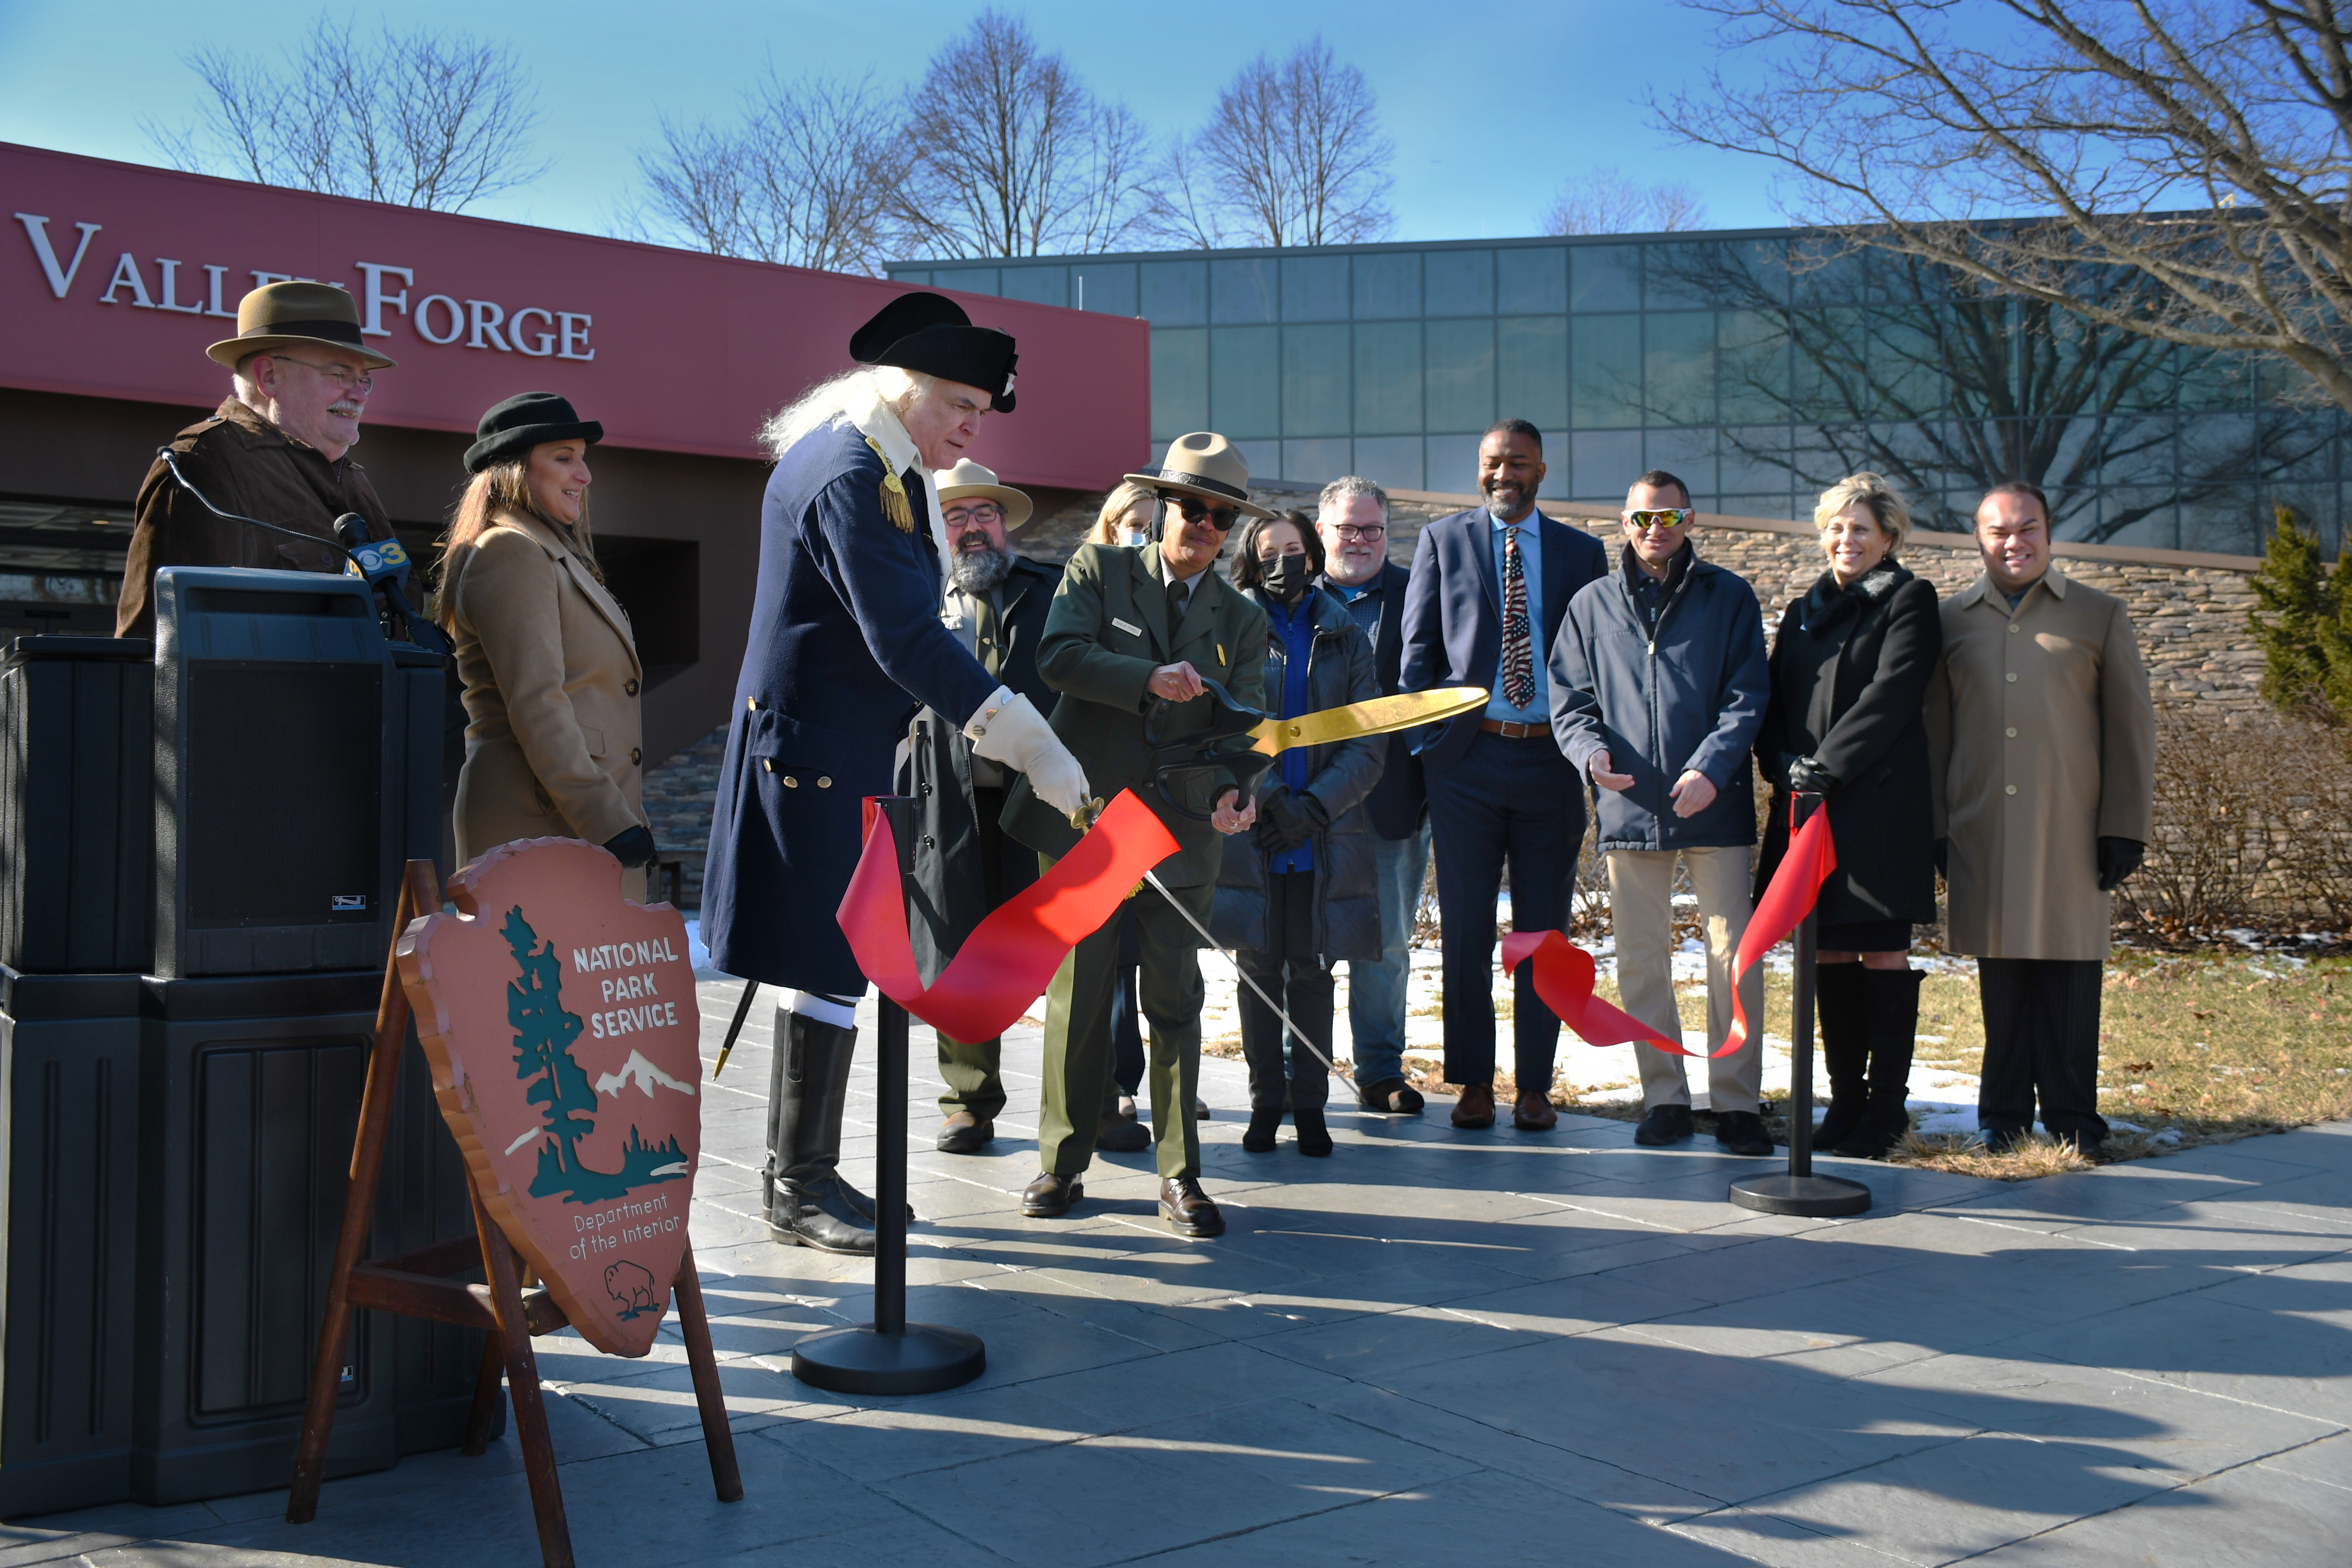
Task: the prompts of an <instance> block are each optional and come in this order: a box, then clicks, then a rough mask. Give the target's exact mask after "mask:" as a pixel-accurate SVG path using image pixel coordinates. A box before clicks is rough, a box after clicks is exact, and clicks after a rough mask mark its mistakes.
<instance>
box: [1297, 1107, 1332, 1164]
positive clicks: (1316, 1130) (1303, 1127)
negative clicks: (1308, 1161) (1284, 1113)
mask: <svg viewBox="0 0 2352 1568" xmlns="http://www.w3.org/2000/svg"><path fill="white" fill-rule="evenodd" d="M1290 1124H1291V1125H1292V1126H1293V1127H1295V1128H1297V1130H1298V1152H1300V1153H1302V1154H1307V1155H1310V1156H1312V1157H1313V1158H1315V1159H1318V1160H1319V1159H1321V1158H1323V1156H1325V1155H1326V1154H1328V1153H1329V1152H1331V1130H1330V1129H1329V1128H1328V1127H1326V1126H1324V1125H1323V1113H1322V1112H1321V1111H1320V1110H1294V1111H1292V1112H1291V1113H1290Z"/></svg>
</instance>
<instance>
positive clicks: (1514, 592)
mask: <svg viewBox="0 0 2352 1568" xmlns="http://www.w3.org/2000/svg"><path fill="white" fill-rule="evenodd" d="M1503 700H1504V701H1506V702H1507V703H1509V704H1510V705H1511V706H1512V707H1514V708H1525V707H1526V706H1527V705H1528V703H1530V702H1533V701H1534V700H1536V658H1535V643H1534V639H1532V638H1531V637H1528V569H1527V563H1526V562H1525V561H1523V560H1522V559H1521V558H1520V555H1519V531H1518V530H1517V529H1516V528H1507V529H1505V530H1504V531H1503Z"/></svg>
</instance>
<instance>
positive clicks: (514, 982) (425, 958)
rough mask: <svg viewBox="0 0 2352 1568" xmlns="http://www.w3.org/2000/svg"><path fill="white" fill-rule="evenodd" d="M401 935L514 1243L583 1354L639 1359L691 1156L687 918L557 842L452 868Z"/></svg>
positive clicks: (510, 849) (662, 1302) (588, 849)
mask: <svg viewBox="0 0 2352 1568" xmlns="http://www.w3.org/2000/svg"><path fill="white" fill-rule="evenodd" d="M449 894H450V898H451V900H452V901H453V902H455V903H456V904H457V909H458V910H459V912H458V913H457V914H455V915H451V914H446V913H445V914H434V915H427V916H425V918H423V919H421V920H419V921H416V922H415V924H413V925H411V926H410V927H409V929H408V931H406V932H405V933H404V935H403V936H402V938H401V940H400V946H399V954H400V967H401V977H402V981H403V983H404V985H405V987H406V988H407V991H408V994H409V999H410V1003H411V1005H412V1006H413V1007H414V1008H415V1014H416V1023H417V1037H418V1038H419V1039H420V1040H421V1041H422V1042H423V1044H424V1046H425V1055H426V1057H427V1058H429V1059H430V1060H431V1062H432V1065H433V1085H434V1092H435V1096H436V1099H437V1100H439V1102H440V1106H441V1111H442V1115H443V1116H444V1117H445V1118H446V1120H447V1121H448V1123H449V1127H450V1131H452V1132H454V1133H455V1134H456V1135H457V1143H458V1147H459V1148H460V1149H462V1150H463V1151H464V1152H465V1155H466V1160H467V1164H468V1165H469V1166H471V1167H472V1168H473V1170H474V1173H475V1179H476V1186H477V1188H478V1190H479V1191H480V1192H481V1194H483V1201H484V1205H485V1206H486V1207H488V1210H489V1211H490V1214H491V1215H492V1216H493V1217H494V1218H496V1219H497V1221H498V1222H499V1227H500V1228H501V1229H503V1230H504V1231H505V1232H506V1234H507V1237H508V1239H509V1240H510V1241H512V1242H513V1243H514V1245H515V1248H516V1250H518V1251H519V1252H520V1253H521V1254H522V1255H523V1256H524V1258H527V1259H529V1260H530V1264H531V1266H532V1267H533V1268H535V1269H536V1270H537V1271H538V1273H539V1276H540V1278H541V1279H542V1280H544V1281H545V1282H546V1284H547V1288H548V1289H549V1290H550V1291H551V1292H552V1293H553V1294H554V1296H555V1298H556V1300H558V1301H559V1302H561V1303H562V1307H563V1310H564V1313H565V1315H566V1316H568V1317H569V1318H570V1319H571V1320H572V1324H573V1326H574V1327H576V1328H578V1329H579V1331H580V1332H581V1334H582V1335H583V1337H584V1338H586V1339H587V1341H588V1342H590V1343H591V1344H593V1345H594V1346H596V1348H597V1349H599V1350H603V1351H607V1352H611V1353H613V1354H615V1355H631V1356H636V1355H643V1354H645V1353H646V1352H647V1351H648V1350H649V1349H651V1348H652V1345H653V1340H654V1335H655V1333H656V1331H658V1329H659V1328H660V1326H661V1318H662V1313H663V1311H664V1310H665V1309H666V1308H667V1305H668V1301H669V1289H670V1281H671V1280H673V1279H676V1278H677V1270H678V1266H679V1262H680V1259H681V1258H682V1257H683V1256H684V1250H685V1247H686V1239H687V1227H686V1221H687V1210H688V1204H689V1201H690V1199H691V1196H692V1193H693V1186H694V1168H695V1163H696V1162H697V1160H698V1158H699V1157H700V1152H701V1131H702V1125H701V1101H700V1099H699V1096H698V1092H697V1089H696V1083H697V1081H698V1079H699V1078H700V1076H701V1058H700V1056H699V1052H698V1042H699V1036H700V1030H701V1018H700V1015H699V1013H698V1011H697V1010H696V1007H695V1000H694V971H693V967H692V965H691V964H690V963H688V961H687V958H686V952H687V942H686V921H685V919H684V918H683V917H682V916H680V915H679V914H678V912H677V910H673V909H671V908H670V907H669V906H668V905H667V904H655V905H644V904H635V903H632V902H630V901H628V900H626V899H625V898H623V897H622V896H621V867H620V863H619V862H618V861H617V860H615V859H614V858H613V857H612V856H611V855H609V854H607V853H605V852H604V850H603V849H600V848H598V847H595V846H593V845H591V844H583V843H581V842H579V841H578V840H575V839H569V838H539V839H530V840H525V841H521V842H518V843H514V844H509V845H504V846H501V847H499V848H497V849H493V850H491V851H490V852H489V853H488V854H487V855H485V856H483V857H482V858H480V859H479V860H478V861H476V862H475V863H474V864H473V865H471V866H468V867H467V868H465V869H464V870H462V871H460V872H458V873H457V876H456V877H454V878H452V879H450V883H449Z"/></svg>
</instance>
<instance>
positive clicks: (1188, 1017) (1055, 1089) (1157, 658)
mask: <svg viewBox="0 0 2352 1568" xmlns="http://www.w3.org/2000/svg"><path fill="white" fill-rule="evenodd" d="M1127 478H1128V479H1130V480H1132V481H1134V482H1135V483H1137V484H1139V485H1141V486H1142V487H1144V488H1145V489H1148V490H1150V491H1151V492H1153V493H1154V494H1155V495H1157V496H1158V498H1159V500H1160V519H1159V521H1158V522H1157V523H1156V524H1155V525H1154V528H1153V533H1154V535H1155V537H1154V540H1153V542H1150V543H1149V544H1145V545H1141V546H1139V547H1137V548H1133V549H1129V548H1125V547H1122V546H1118V545H1111V544H1087V545H1081V546H1080V547H1079V548H1078V552H1077V553H1076V554H1075V555H1073V556H1072V557H1071V558H1070V563H1069V565H1068V567H1067V569H1066V571H1065V572H1064V574H1063V577H1062V586H1061V588H1060V590H1059V592H1057V593H1056V594H1055V597H1054V607H1053V609H1052V611H1051V612H1050V613H1049V614H1048V615H1047V616H1046V619H1045V637H1044V639H1043V640H1042V641H1041V642H1040V643H1039V644H1038V647H1037V668H1038V672H1039V673H1040V674H1041V675H1043V676H1044V677H1045V684H1046V685H1048V686H1050V687H1052V688H1053V689H1055V690H1056V691H1058V692H1060V693H1061V694H1062V695H1061V700H1059V701H1058V702H1056V703H1055V707H1054V719H1053V727H1054V732H1055V735H1057V736H1058V737H1060V739H1061V741H1062V742H1063V744H1065V745H1066V746H1067V747H1069V749H1070V754H1071V755H1072V756H1074V757H1076V759H1077V760H1078V763H1079V764H1080V766H1082V767H1083V768H1084V769H1085V770H1086V775H1087V779H1088V780H1089V781H1091V782H1092V784H1094V787H1095V789H1096V790H1097V793H1098V794H1100V795H1102V796H1103V797H1104V798H1106V799H1108V797H1109V796H1111V795H1115V794H1117V793H1118V791H1119V790H1121V789H1131V790H1133V791H1134V792H1135V793H1136V794H1137V795H1139V796H1140V797H1141V798H1142V799H1143V801H1144V802H1145V803H1146V804H1147V805H1150V807H1151V808H1152V810H1153V811H1155V812H1156V813H1158V814H1159V816H1160V821H1161V822H1163V823H1165V824H1166V825H1167V827H1168V831H1169V832H1170V833H1171V834H1172V835H1174V836H1175V838H1176V842H1177V843H1178V845H1179V846H1180V847H1181V848H1180V850H1179V852H1178V853H1177V854H1174V855H1171V856H1170V857H1169V858H1167V859H1165V860H1163V861H1161V862H1160V865H1159V867H1158V868H1157V870H1158V874H1159V879H1160V882H1161V883H1162V884H1164V885H1165V886H1166V888H1167V889H1168V890H1169V891H1170V892H1171V893H1172V894H1173V895H1174V896H1175V897H1176V898H1178V899H1181V900H1183V901H1184V904H1185V907H1186V908H1188V909H1190V910H1192V914H1193V916H1194V918H1195V919H1197V920H1198V921H1200V922H1201V923H1202V925H1203V926H1205V925H1207V923H1208V920H1209V907H1210V904H1211V902H1212V901H1213V899H1214V897H1215V894H1216V887H1217V860H1218V856H1219V852H1220V850H1221V848H1222V844H1221V841H1220V839H1219V837H1218V836H1219V835H1220V834H1231V833H1240V832H1243V831H1245V830H1246V829H1247V828H1248V827H1249V826H1251V825H1252V823H1253V822H1254V821H1255V816H1256V812H1255V806H1254V805H1251V804H1250V802H1249V792H1248V791H1246V790H1240V789H1236V788H1235V787H1234V784H1233V782H1232V781H1231V780H1230V779H1228V778H1223V777H1205V776H1197V775H1196V776H1195V777H1194V778H1193V780H1192V782H1191V783H1190V784H1189V785H1187V786H1186V787H1183V788H1181V789H1179V790H1178V792H1177V794H1178V798H1179V799H1181V800H1183V802H1184V805H1186V807H1187V808H1188V809H1189V810H1190V811H1192V812H1195V813H1198V814H1200V815H1199V816H1187V815H1185V814H1184V813H1183V812H1180V811H1177V810H1175V809H1173V808H1172V807H1171V806H1170V805H1169V804H1168V803H1167V802H1166V801H1165V800H1163V799H1162V798H1161V796H1160V790H1159V788H1158V787H1157V785H1156V784H1154V783H1153V780H1152V776H1151V766H1152V753H1151V750H1150V747H1149V746H1148V745H1146V744H1145V742H1144V720H1145V717H1146V715H1147V714H1148V713H1149V712H1150V710H1151V708H1152V705H1153V703H1154V702H1155V701H1156V700H1160V699H1162V698H1165V699H1168V700H1171V701H1175V702H1178V703H1181V704H1182V706H1181V707H1180V708H1179V709H1177V710H1176V711H1175V712H1174V713H1173V714H1172V715H1171V716H1170V718H1169V719H1168V720H1167V721H1163V722H1162V724H1161V726H1160V730H1161V733H1162V735H1163V736H1167V735H1171V734H1179V733H1181V731H1183V730H1184V729H1185V728H1187V727H1188V725H1189V726H1190V727H1193V728H1198V727H1201V726H1202V725H1205V724H1206V723H1207V722H1208V721H1209V712H1210V703H1209V701H1208V700H1206V698H1205V697H1204V696H1203V695H1202V694H1203V692H1204V690H1205V688H1204V687H1203V686H1202V684H1201V683H1202V679H1203V678H1206V679H1211V680H1215V681H1217V682H1219V683H1220V684H1221V685H1223V687H1224V689H1225V690H1226V691H1227V692H1228V693H1229V694H1231V696H1232V697H1233V699H1234V701H1235V702H1238V703H1242V704H1244V705H1246V706H1248V707H1252V708H1257V707H1262V706H1263V705H1264V702H1265V693H1264V681H1263V679H1262V676H1263V671H1264V669H1265V611H1264V610H1262V609H1260V608H1258V606H1257V605H1255V604H1253V603H1251V602H1250V601H1249V600H1248V599H1247V598H1244V596H1243V595H1241V594H1239V593H1237V592H1236V591H1235V590H1234V588H1233V587H1232V586H1231V585H1229V584H1227V583H1226V582H1225V581H1224V579H1223V577H1222V576H1220V575H1219V574H1217V572H1216V570H1215V565H1216V560H1217V556H1218V555H1219V554H1220V553H1221V552H1223V549H1224V545H1225V535H1226V533H1227V532H1228V531H1231V529H1232V528H1233V526H1234V523H1235V522H1236V521H1239V519H1240V517H1241V515H1242V514H1243V513H1248V514H1249V515H1251V516H1255V517H1268V516H1271V515H1273V514H1272V513H1270V512H1268V511H1267V510H1265V508H1264V507H1261V506H1258V505H1256V504H1255V503H1254V502H1252V501H1251V500H1250V499H1249V464H1248V462H1247V461H1246V460H1245V459H1244V458H1243V457H1242V455H1241V453H1239V452H1238V451H1236V450H1235V449H1234V446H1233V443H1231V442H1230V441H1227V440H1226V439H1225V438H1224V437H1223V436H1217V435H1212V434H1209V433H1206V432H1202V433H1199V434H1196V435H1191V436H1183V437H1178V438H1177V439H1176V440H1175V441H1173V442H1172V443H1171V444H1170V446H1169V448H1168V455H1167V457H1166V458H1163V459H1162V460H1161V462H1160V467H1159V468H1156V469H1154V470H1153V471H1151V472H1148V473H1139V474H1129V475H1128V476H1127ZM1249 743H1250V742H1248V740H1247V739H1246V738H1243V739H1238V740H1234V741H1229V742H1224V744H1225V745H1227V746H1229V747H1231V748H1232V749H1234V750H1236V751H1245V750H1247V749H1248V747H1249ZM1004 830H1005V832H1006V833H1008V834H1010V835H1011V836H1012V837H1014V838H1017V839H1019V840H1020V841H1021V842H1023V843H1024V844H1027V845H1029V846H1030V847H1033V848H1034V849H1036V850H1038V851H1039V852H1040V853H1041V854H1043V855H1045V856H1047V857H1049V858H1050V857H1058V856H1061V855H1064V854H1066V853H1067V852H1068V851H1069V848H1070V847H1071V846H1072V845H1073V844H1075V843H1076V842H1077V838H1078V833H1077V829H1076V827H1074V826H1072V825H1071V823H1070V821H1069V819H1068V818H1067V817H1066V816H1063V815H1062V814H1061V813H1059V812H1057V811H1055V809H1054V808H1053V807H1052V806H1050V805H1046V804H1045V802H1044V801H1042V800H1039V799H1037V798H1036V797H1035V795H1033V794H1032V793H1031V791H1030V788H1029V783H1028V780H1027V779H1025V778H1023V779H1020V780H1018V781H1016V782H1015V783H1014V784H1013V789H1012V791H1011V793H1010V795H1008V796H1007V798H1006V801H1005V806H1004ZM1131 907H1132V908H1133V910H1135V914H1136V917H1137V923H1138V925H1139V927H1140V930H1141V934H1142V939H1143V946H1142V967H1141V975H1140V984H1139V986H1138V991H1139V1000H1140V1002H1141V1004H1142V1008H1143V1015H1144V1016H1145V1017H1146V1018H1147V1019H1149V1020H1150V1025H1151V1061H1150V1079H1149V1081H1150V1092H1151V1121H1152V1134H1153V1144H1154V1147H1155V1150H1156V1152H1157V1156H1158V1164H1159V1170H1160V1215H1161V1217H1163V1218H1165V1219H1166V1220H1167V1221H1168V1222H1169V1224H1170V1225H1171V1226H1174V1227H1175V1229H1176V1231H1177V1232H1178V1234H1180V1235H1183V1236H1202V1237H1205V1236H1217V1235H1220V1234H1222V1233H1223V1230H1224V1228H1225V1222H1224V1217H1223V1215H1220V1214H1219V1213H1218V1212H1217V1205H1215V1204H1213V1203H1212V1202H1210V1201H1209V1198H1208V1196H1207V1195H1206V1194H1203V1193H1202V1191H1201V1182H1200V1174H1201V1143H1200V1137H1199V1133H1198V1132H1197V1131H1196V1130H1195V1126H1194V1123H1193V1119H1192V1096H1193V1091H1194V1089H1195V1087H1196V1086H1197V1085H1198V1083H1199V1081H1200V1076H1201V1001H1202V984H1201V963H1200V957H1199V948H1200V946H1201V942H1202V939H1201V937H1200V936H1199V934H1198V933H1196V932H1195V931H1193V930H1192V926H1191V925H1190V924H1189V923H1188V922H1187V921H1185V919H1184V917H1183V916H1182V915H1181V913H1179V912H1178V911H1177V910H1174V909H1172V908H1171V907H1170V906H1169V903H1168V901H1167V900H1165V899H1163V898H1162V897H1161V896H1160V893H1159V892H1158V891H1156V890H1154V889H1152V888H1150V886H1149V885H1147V886H1145V887H1144V888H1143V889H1141V890H1139V892H1138V893H1137V894H1136V895H1135V900H1134V903H1133V904H1132V906H1131ZM1118 924H1119V922H1118V921H1115V920H1114V921H1108V922H1107V923H1106V924H1105V925H1104V926H1103V928H1102V930H1100V931H1097V932H1096V933H1095V934H1094V935H1092V936H1090V937H1088V938H1087V939H1086V940H1085V941H1084V942H1080V943H1079V944H1078V945H1077V946H1076V948H1075V949H1073V950H1072V951H1071V953H1070V955H1069V957H1067V958H1066V959H1065V960H1063V961H1062V967H1061V969H1060V970H1059V971H1058V972H1057V973H1055V976H1054V984H1053V986H1052V988H1051V989H1050V990H1048V991H1047V992H1046V995H1045V1107H1044V1110H1043V1112H1042V1113H1041V1114H1040V1115H1039V1117H1038V1120H1037V1154H1038V1163H1040V1164H1041V1165H1042V1166H1044V1170H1043V1172H1042V1173H1040V1174H1039V1176H1038V1177H1037V1179H1036V1180H1035V1181H1034V1182H1032V1183H1030V1184H1029V1187H1028V1190H1027V1191H1025V1192H1024V1193H1023V1194H1022V1195H1021V1212H1022V1213H1023V1214H1025V1215H1033V1216H1035V1217H1040V1218H1051V1217H1053V1216H1055V1215H1065V1214H1067V1213H1069V1212H1070V1205H1072V1204H1074V1203H1076V1201H1077V1200H1078V1199H1079V1198H1080V1197H1081V1196H1082V1195H1083V1188H1082V1186H1081V1184H1080V1182H1079V1177H1080V1176H1081V1175H1082V1174H1083V1173H1085V1171H1086V1168H1087V1163H1088V1162H1089V1161H1091V1160H1092V1158H1093V1156H1094V1149H1095V1134H1096V1130H1097V1123H1098V1121H1099V1120H1100V1116H1101V1108H1102V1103H1103V1097H1104V1094H1105V1093H1106V1091H1107V1085H1108V1081H1109V1077H1110V1072H1111V1032H1110V1025H1111V1019H1110V1005H1111V987H1112V981H1113V978H1114V976H1113V971H1114V969H1115V968H1116V966H1117V964H1118Z"/></svg>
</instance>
